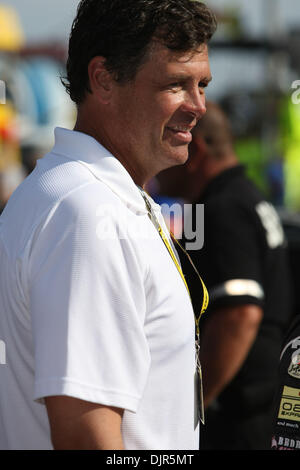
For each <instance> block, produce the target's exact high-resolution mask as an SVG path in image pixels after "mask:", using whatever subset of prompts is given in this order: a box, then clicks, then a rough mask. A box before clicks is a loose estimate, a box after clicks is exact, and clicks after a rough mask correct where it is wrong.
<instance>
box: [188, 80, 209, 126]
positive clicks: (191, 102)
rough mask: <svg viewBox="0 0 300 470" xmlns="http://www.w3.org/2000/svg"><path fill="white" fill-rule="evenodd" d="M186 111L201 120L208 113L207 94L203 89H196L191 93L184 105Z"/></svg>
mask: <svg viewBox="0 0 300 470" xmlns="http://www.w3.org/2000/svg"><path fill="white" fill-rule="evenodd" d="M184 109H185V111H186V112H189V113H191V114H193V115H194V117H195V118H196V119H200V118H201V117H202V116H204V114H205V113H206V106H205V92H204V90H203V89H200V88H198V89H196V90H193V92H191V93H189V96H188V98H187V100H186V101H185V103H184Z"/></svg>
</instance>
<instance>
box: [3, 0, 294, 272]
mask: <svg viewBox="0 0 300 470" xmlns="http://www.w3.org/2000/svg"><path fill="white" fill-rule="evenodd" d="M206 3H207V4H208V6H210V7H211V8H212V9H213V10H214V11H215V12H216V14H217V17H218V22H219V27H218V31H217V34H216V35H215V37H214V39H213V41H212V43H211V45H210V57H211V68H212V74H213V81H212V83H211V84H210V86H209V87H208V91H207V97H208V99H210V100H213V101H217V102H219V103H220V104H221V105H222V106H223V108H225V110H226V111H227V112H228V114H229V116H230V118H231V122H232V125H233V129H234V134H235V138H236V147H237V153H238V155H239V157H240V159H241V161H242V162H245V163H246V164H247V168H248V174H249V176H250V177H251V178H252V179H253V180H254V181H255V182H256V183H257V185H258V186H259V187H260V189H261V190H262V191H263V192H264V194H265V196H266V198H267V199H268V200H270V201H271V202H272V203H273V204H274V205H275V206H276V207H277V208H278V210H279V212H280V215H281V218H282V220H283V222H284V226H285V229H286V232H287V234H288V238H289V241H290V244H291V246H292V247H293V248H294V252H293V262H294V263H295V265H297V266H298V265H299V266H300V263H298V259H297V257H296V255H297V253H298V252H299V253H300V104H299V103H300V3H299V0H252V1H251V2H249V1H248V0H209V1H207V2H206ZM77 4H78V1H77V0H51V2H44V1H41V0H26V1H24V0H6V1H3V2H2V1H1V0H0V80H1V81H0V211H1V208H3V207H4V205H5V203H6V201H7V199H8V197H9V196H10V194H11V193H12V191H13V190H14V189H15V188H16V187H17V186H18V184H20V182H21V181H22V179H23V178H24V177H25V176H26V174H28V173H29V172H30V171H32V169H33V168H34V165H35V162H36V159H37V158H39V157H41V156H42V155H43V154H44V153H45V152H47V151H48V150H49V149H50V148H51V146H52V144H53V138H54V134H53V129H54V127H56V126H62V127H67V128H72V126H73V124H74V121H75V108H74V106H73V104H72V102H71V101H70V99H69V97H68V95H67V94H66V92H65V90H64V88H63V86H62V84H61V82H60V76H62V75H64V68H65V61H66V55H67V43H68V36H69V31H70V28H71V24H72V20H73V18H74V16H75V12H76V7H77ZM298 80H299V81H298ZM298 90H299V91H298ZM298 247H299V248H298ZM297 256H298V255H297ZM299 260H300V255H299Z"/></svg>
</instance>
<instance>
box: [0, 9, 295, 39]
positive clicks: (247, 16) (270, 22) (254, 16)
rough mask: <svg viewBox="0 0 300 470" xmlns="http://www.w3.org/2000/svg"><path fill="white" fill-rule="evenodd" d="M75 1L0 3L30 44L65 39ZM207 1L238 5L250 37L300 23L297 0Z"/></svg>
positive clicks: (73, 12)
mask: <svg viewBox="0 0 300 470" xmlns="http://www.w3.org/2000/svg"><path fill="white" fill-rule="evenodd" d="M125 1H126V0H125ZM78 3H79V2H78V0H50V1H49V0H0V4H7V5H11V6H13V7H14V8H15V9H16V10H17V12H18V13H19V16H20V18H21V22H22V25H23V29H24V32H25V37H26V39H27V41H28V42H30V43H32V42H36V41H47V40H54V39H59V40H60V39H62V40H65V41H67V38H68V35H69V31H70V27H71V24H72V20H73V18H74V16H75V12H76V7H77V5H78ZM206 3H207V4H208V5H209V6H212V7H216V8H218V9H222V8H223V7H224V6H225V7H229V6H235V7H236V8H238V9H239V11H240V15H241V18H242V20H243V23H244V24H245V28H246V30H247V32H248V34H249V35H250V36H257V35H260V34H262V32H263V31H264V30H265V29H266V28H267V30H269V31H270V32H273V33H274V32H276V31H277V30H278V26H279V27H280V26H281V27H282V28H286V27H287V26H295V25H298V26H300V2H299V0H251V1H249V0H207V1H206ZM268 7H269V11H268V13H266V12H267V8H268Z"/></svg>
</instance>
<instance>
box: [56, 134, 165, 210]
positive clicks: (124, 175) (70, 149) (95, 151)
mask: <svg viewBox="0 0 300 470" xmlns="http://www.w3.org/2000/svg"><path fill="white" fill-rule="evenodd" d="M54 135H55V145H54V147H53V149H52V153H55V154H56V155H62V156H64V157H65V158H68V159H69V160H73V161H77V162H79V163H81V164H82V165H84V166H85V167H87V168H88V169H89V171H90V172H91V173H92V174H93V175H94V176H95V177H96V178H97V179H98V180H100V181H101V182H103V183H104V184H105V185H106V186H108V187H109V188H110V189H111V191H113V193H115V194H116V195H117V196H118V197H119V198H120V199H122V201H123V202H124V203H125V204H126V206H127V207H128V208H129V209H131V210H133V211H134V212H136V213H142V214H146V213H147V209H146V206H145V201H144V199H143V197H142V195H141V192H140V189H139V188H138V187H137V186H136V184H135V183H134V181H133V179H132V178H131V176H130V174H129V173H128V171H127V170H126V169H125V167H124V166H123V165H122V164H121V162H120V161H119V160H118V159H117V158H116V157H114V156H113V155H112V154H111V153H110V152H109V151H108V150H107V149H106V148H104V147H103V145H101V144H100V143H99V142H98V141H97V140H96V139H94V138H93V137H91V136H89V135H87V134H84V133H82V132H78V131H71V130H69V129H63V128H61V127H57V128H56V129H55V130H54ZM148 199H150V202H151V206H152V208H153V210H154V211H155V212H156V213H160V212H161V209H160V206H159V205H158V204H156V203H155V202H154V201H153V199H152V198H150V197H149V196H148Z"/></svg>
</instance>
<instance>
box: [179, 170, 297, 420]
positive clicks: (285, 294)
mask: <svg viewBox="0 0 300 470" xmlns="http://www.w3.org/2000/svg"><path fill="white" fill-rule="evenodd" d="M198 202H199V203H201V204H204V245H203V248H202V249H200V250H197V251H193V250H189V251H188V253H189V255H190V256H191V258H192V260H193V262H194V264H195V266H196V267H197V269H198V271H199V273H200V274H201V276H202V278H203V280H204V282H205V284H206V286H207V288H208V291H209V294H210V303H209V308H208V310H207V313H205V314H204V315H203V320H202V321H201V323H202V328H203V329H204V330H205V317H207V316H208V315H209V314H211V312H213V311H214V310H216V309H217V308H218V307H225V306H234V305H242V304H249V303H252V304H256V305H260V306H261V307H262V308H263V312H264V316H263V320H262V324H261V327H260V329H259V333H258V336H257V339H256V341H255V343H254V345H253V347H252V349H251V351H250V353H249V356H248V358H247V360H246V361H245V363H244V365H243V367H242V369H241V371H240V372H239V374H238V375H237V376H236V377H235V379H234V380H233V381H232V383H231V384H230V385H229V386H228V387H227V389H226V390H225V391H224V392H223V393H222V396H221V400H222V399H223V400H225V401H226V400H229V401H230V402H232V400H233V399H234V400H235V404H236V406H237V408H236V410H237V413H242V412H250V413H251V412H252V409H251V406H252V405H251V404H252V403H253V406H254V407H255V409H256V410H257V409H258V407H259V396H260V397H261V403H260V405H261V406H262V407H263V406H264V404H265V401H266V399H267V397H268V400H269V399H270V396H271V395H272V393H273V392H274V385H273V383H274V380H275V377H276V373H277V370H276V365H277V364H278V360H279V354H280V348H281V344H282V343H281V341H282V336H281V335H282V332H283V331H284V330H285V328H286V325H287V323H288V321H289V316H290V290H289V285H290V278H289V271H288V264H287V250H286V241H285V237H284V232H283V229H282V226H281V224H280V220H279V217H278V215H277V213H276V211H275V209H274V208H273V206H272V205H271V204H270V203H268V202H267V201H265V199H264V198H263V196H262V195H261V194H260V192H259V191H258V189H257V188H256V187H255V186H254V184H253V183H252V182H251V181H250V180H249V179H248V178H247V177H246V176H245V173H244V168H243V167H242V166H241V165H239V166H235V167H233V168H230V169H227V170H225V171H224V172H223V173H221V174H220V175H218V176H217V177H216V178H215V179H214V180H213V181H211V182H210V184H209V185H208V187H207V189H206V191H205V194H203V197H202V198H201V200H200V201H198ZM193 214H195V206H194V208H193ZM186 241H187V240H185V239H184V238H183V240H182V242H183V245H185V244H186ZM182 264H183V271H184V273H185V275H186V277H187V280H188V283H189V286H190V290H191V293H192V296H193V303H194V308H195V309H197V310H198V309H199V304H200V303H201V299H199V298H198V297H199V292H200V290H201V289H200V288H199V282H198V280H197V279H196V277H195V276H194V274H193V272H192V271H191V269H190V267H189V265H188V264H187V263H186V260H185V259H184V258H182ZM238 403H239V405H238Z"/></svg>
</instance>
